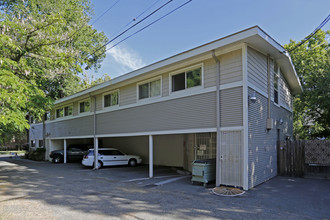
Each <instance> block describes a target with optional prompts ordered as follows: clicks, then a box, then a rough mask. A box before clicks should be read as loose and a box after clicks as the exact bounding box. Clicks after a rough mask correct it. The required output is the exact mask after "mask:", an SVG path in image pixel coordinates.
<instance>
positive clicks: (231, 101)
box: [220, 87, 243, 127]
mask: <svg viewBox="0 0 330 220" xmlns="http://www.w3.org/2000/svg"><path fill="white" fill-rule="evenodd" d="M220 124H221V127H231V126H242V125H243V88H242V87H235V88H231V89H225V90H221V91H220Z"/></svg>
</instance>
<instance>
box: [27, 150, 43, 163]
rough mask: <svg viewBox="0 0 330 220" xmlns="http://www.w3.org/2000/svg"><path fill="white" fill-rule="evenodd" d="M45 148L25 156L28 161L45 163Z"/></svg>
mask: <svg viewBox="0 0 330 220" xmlns="http://www.w3.org/2000/svg"><path fill="white" fill-rule="evenodd" d="M45 152H46V149H45V148H37V149H36V150H35V151H30V152H27V153H26V154H25V158H26V159H30V160H37V161H43V160H45Z"/></svg>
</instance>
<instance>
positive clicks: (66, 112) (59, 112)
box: [56, 105, 72, 118]
mask: <svg viewBox="0 0 330 220" xmlns="http://www.w3.org/2000/svg"><path fill="white" fill-rule="evenodd" d="M70 115H72V105H68V106H65V107H62V108H58V109H56V118H61V117H64V116H70Z"/></svg>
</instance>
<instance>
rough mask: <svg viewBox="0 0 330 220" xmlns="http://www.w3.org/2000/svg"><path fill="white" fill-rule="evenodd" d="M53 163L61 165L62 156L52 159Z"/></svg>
mask: <svg viewBox="0 0 330 220" xmlns="http://www.w3.org/2000/svg"><path fill="white" fill-rule="evenodd" d="M53 162H54V163H61V162H62V156H61V155H55V156H54V158H53Z"/></svg>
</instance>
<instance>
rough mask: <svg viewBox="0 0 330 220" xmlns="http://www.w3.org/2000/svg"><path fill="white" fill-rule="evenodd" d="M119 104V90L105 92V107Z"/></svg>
mask: <svg viewBox="0 0 330 220" xmlns="http://www.w3.org/2000/svg"><path fill="white" fill-rule="evenodd" d="M118 104H119V90H116V91H111V92H108V93H104V94H103V108H107V107H111V106H116V105H118Z"/></svg>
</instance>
